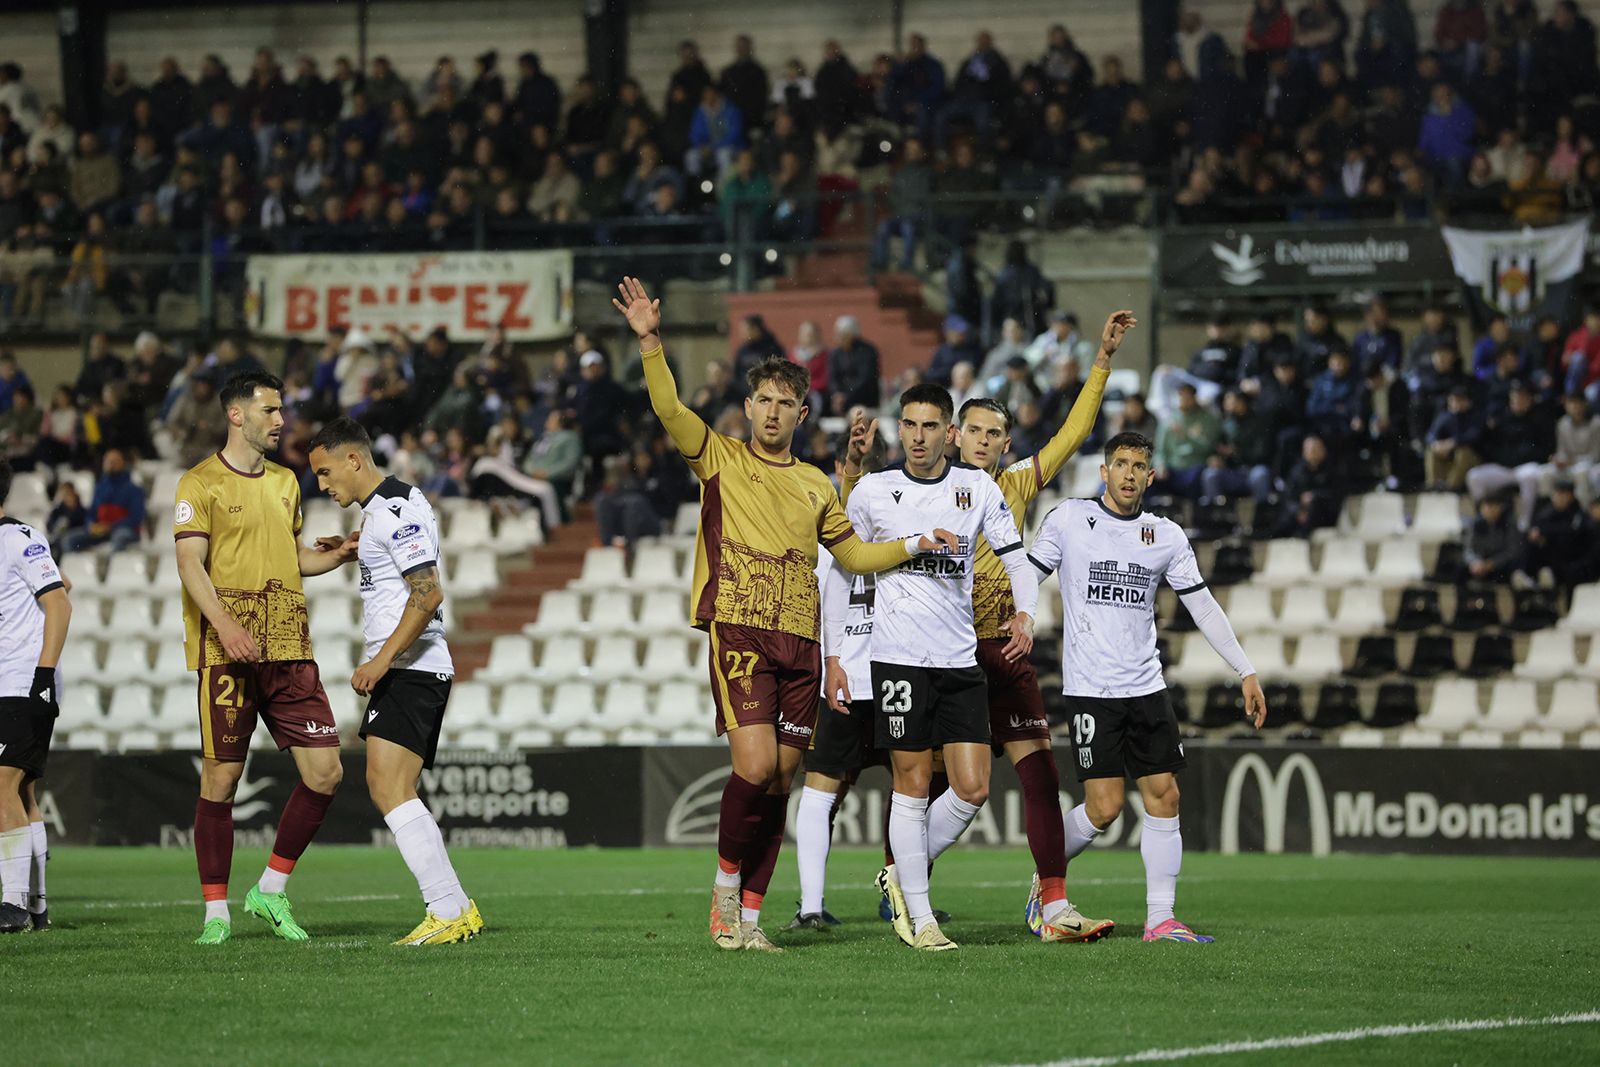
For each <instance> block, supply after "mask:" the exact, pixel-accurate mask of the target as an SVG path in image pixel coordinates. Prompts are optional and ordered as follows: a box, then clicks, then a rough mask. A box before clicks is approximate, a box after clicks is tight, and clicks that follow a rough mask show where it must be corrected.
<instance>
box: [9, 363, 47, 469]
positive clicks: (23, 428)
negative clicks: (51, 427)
mask: <svg viewBox="0 0 1600 1067" xmlns="http://www.w3.org/2000/svg"><path fill="white" fill-rule="evenodd" d="M43 429H44V412H42V411H40V410H39V405H38V403H37V402H36V401H35V399H34V396H33V386H31V385H28V384H26V383H24V384H23V385H21V386H20V387H18V388H16V389H14V390H13V391H12V393H11V402H10V404H9V405H8V406H7V407H6V408H5V409H4V410H0V456H4V457H5V459H6V460H7V461H8V462H9V463H10V464H11V467H12V469H13V470H19V471H26V470H32V469H33V466H34V462H35V457H36V456H37V454H38V451H39V436H40V434H41V433H42V431H43Z"/></svg>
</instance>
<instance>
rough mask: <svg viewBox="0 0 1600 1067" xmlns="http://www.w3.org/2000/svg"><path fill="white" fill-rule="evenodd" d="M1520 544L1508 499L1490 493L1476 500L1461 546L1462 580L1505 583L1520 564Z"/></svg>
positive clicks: (1521, 539)
mask: <svg viewBox="0 0 1600 1067" xmlns="http://www.w3.org/2000/svg"><path fill="white" fill-rule="evenodd" d="M1523 544H1524V542H1523V538H1522V536H1521V535H1520V534H1519V533H1518V532H1517V524H1516V522H1515V520H1513V519H1512V517H1511V508H1510V501H1509V499H1508V498H1507V496H1506V495H1503V494H1499V493H1491V494H1490V495H1489V496H1486V497H1484V498H1483V499H1482V500H1480V501H1478V504H1477V515H1476V516H1475V517H1473V518H1472V519H1471V520H1470V521H1469V522H1468V523H1467V530H1466V537H1465V539H1464V542H1463V544H1462V563H1463V564H1464V566H1463V568H1462V575H1461V577H1462V581H1463V582H1482V583H1495V582H1505V581H1508V580H1509V579H1510V577H1511V572H1512V571H1513V570H1514V569H1515V568H1516V567H1517V566H1518V565H1519V564H1520V563H1522V561H1523Z"/></svg>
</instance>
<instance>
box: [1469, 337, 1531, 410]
mask: <svg viewBox="0 0 1600 1067" xmlns="http://www.w3.org/2000/svg"><path fill="white" fill-rule="evenodd" d="M1523 381H1524V379H1523V377H1522V357H1521V355H1520V354H1518V352H1517V350H1516V349H1515V348H1514V347H1512V346H1511V345H1506V346H1505V347H1504V348H1502V349H1500V351H1499V352H1497V353H1496V354H1495V361H1494V364H1493V366H1492V368H1491V374H1490V376H1489V380H1488V381H1486V382H1483V383H1482V384H1481V385H1480V386H1479V387H1478V389H1479V395H1480V396H1482V397H1483V414H1484V417H1485V418H1487V419H1488V420H1489V421H1490V422H1493V421H1494V420H1495V419H1497V418H1499V417H1500V416H1501V415H1502V414H1504V413H1505V411H1506V409H1507V408H1509V407H1510V406H1511V391H1512V390H1513V389H1515V388H1516V387H1517V386H1519V385H1522V384H1523Z"/></svg>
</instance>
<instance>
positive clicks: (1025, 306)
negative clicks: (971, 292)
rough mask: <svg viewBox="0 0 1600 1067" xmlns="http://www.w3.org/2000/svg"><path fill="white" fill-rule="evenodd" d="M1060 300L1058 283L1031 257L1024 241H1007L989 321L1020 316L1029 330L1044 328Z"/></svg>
mask: <svg viewBox="0 0 1600 1067" xmlns="http://www.w3.org/2000/svg"><path fill="white" fill-rule="evenodd" d="M1055 302H1056V287H1055V283H1054V282H1052V281H1051V280H1050V279H1049V278H1047V277H1045V275H1044V272H1043V271H1041V270H1040V269H1039V268H1038V266H1037V265H1035V264H1034V263H1033V262H1032V261H1030V260H1029V259H1028V246H1027V245H1026V244H1024V243H1023V242H1021V241H1016V240H1013V241H1010V242H1008V243H1007V244H1006V251H1005V262H1004V264H1003V265H1002V266H1001V268H1000V271H999V273H997V274H996V275H995V279H994V288H993V289H992V290H991V291H990V294H989V321H990V322H1003V321H1005V320H1006V319H1016V320H1017V321H1018V322H1020V323H1021V324H1022V328H1023V329H1024V330H1025V331H1027V332H1028V333H1034V332H1035V331H1037V330H1040V329H1043V328H1044V324H1045V319H1046V317H1047V316H1048V315H1049V313H1050V308H1051V307H1053V306H1054V305H1055Z"/></svg>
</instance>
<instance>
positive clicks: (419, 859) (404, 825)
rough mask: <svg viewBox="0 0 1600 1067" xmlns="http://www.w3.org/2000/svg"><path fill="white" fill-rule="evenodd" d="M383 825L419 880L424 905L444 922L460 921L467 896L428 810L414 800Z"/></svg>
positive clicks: (437, 826) (394, 812)
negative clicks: (449, 920)
mask: <svg viewBox="0 0 1600 1067" xmlns="http://www.w3.org/2000/svg"><path fill="white" fill-rule="evenodd" d="M383 821H384V822H385V823H387V824H388V826H389V832H390V833H392V834H394V843H395V844H396V845H398V846H399V848H400V855H401V857H402V858H403V859H404V860H405V861H406V866H407V867H409V868H411V874H412V876H413V877H415V878H416V880H417V888H418V889H420V890H421V891H422V902H423V904H425V905H426V906H427V909H428V910H429V911H430V912H432V913H433V914H435V915H437V916H438V917H439V918H441V919H458V918H460V917H461V916H462V915H463V914H464V913H465V912H466V910H467V906H468V902H467V894H466V891H465V890H463V889H462V888H461V880H460V879H459V878H457V877H456V871H455V868H454V867H452V866H451V865H450V855H449V853H447V852H446V851H445V850H444V834H442V833H440V832H439V824H438V823H436V822H434V821H433V815H432V813H431V812H429V811H428V806H427V805H426V804H424V803H423V802H422V801H421V800H419V799H417V798H415V797H413V798H412V799H410V800H408V801H406V802H405V803H404V804H401V805H400V806H399V807H397V808H395V809H394V810H393V811H391V812H389V814H387V815H385V816H384V817H383Z"/></svg>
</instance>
